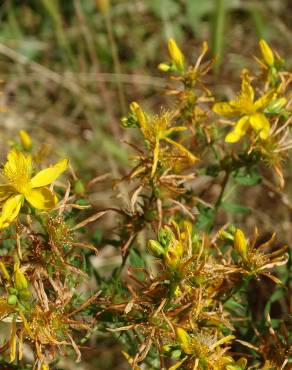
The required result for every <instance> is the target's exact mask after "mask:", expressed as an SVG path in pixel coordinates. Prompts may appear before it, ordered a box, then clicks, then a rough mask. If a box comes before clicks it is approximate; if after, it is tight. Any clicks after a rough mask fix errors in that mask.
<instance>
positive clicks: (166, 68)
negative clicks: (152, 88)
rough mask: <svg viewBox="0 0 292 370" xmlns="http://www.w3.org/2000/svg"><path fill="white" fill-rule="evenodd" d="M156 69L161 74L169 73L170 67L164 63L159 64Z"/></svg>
mask: <svg viewBox="0 0 292 370" xmlns="http://www.w3.org/2000/svg"><path fill="white" fill-rule="evenodd" d="M158 69H159V70H160V71H162V72H169V71H170V70H171V67H170V65H168V64H166V63H160V64H159V65H158Z"/></svg>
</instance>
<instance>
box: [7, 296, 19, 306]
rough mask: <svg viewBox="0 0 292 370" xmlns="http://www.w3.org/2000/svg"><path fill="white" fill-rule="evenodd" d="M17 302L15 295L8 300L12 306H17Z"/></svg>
mask: <svg viewBox="0 0 292 370" xmlns="http://www.w3.org/2000/svg"><path fill="white" fill-rule="evenodd" d="M17 301H18V299H17V296H16V295H14V294H11V295H9V296H8V298H7V303H8V304H9V305H10V306H15V305H16V303H17Z"/></svg>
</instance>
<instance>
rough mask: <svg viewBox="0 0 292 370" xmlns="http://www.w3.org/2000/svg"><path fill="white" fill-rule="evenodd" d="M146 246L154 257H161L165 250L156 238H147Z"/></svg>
mask: <svg viewBox="0 0 292 370" xmlns="http://www.w3.org/2000/svg"><path fill="white" fill-rule="evenodd" d="M147 248H148V250H149V252H150V253H151V254H153V256H155V257H161V256H163V255H164V253H165V250H164V248H163V247H162V245H161V244H160V243H159V242H158V241H157V240H149V241H148V244H147Z"/></svg>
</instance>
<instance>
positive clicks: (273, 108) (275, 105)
mask: <svg viewBox="0 0 292 370" xmlns="http://www.w3.org/2000/svg"><path fill="white" fill-rule="evenodd" d="M286 104H287V99H286V98H284V97H282V98H279V99H274V100H272V101H271V103H270V104H269V105H268V107H267V111H268V112H269V113H272V114H278V113H280V112H281V110H282V108H283V107H284V106H285V105H286Z"/></svg>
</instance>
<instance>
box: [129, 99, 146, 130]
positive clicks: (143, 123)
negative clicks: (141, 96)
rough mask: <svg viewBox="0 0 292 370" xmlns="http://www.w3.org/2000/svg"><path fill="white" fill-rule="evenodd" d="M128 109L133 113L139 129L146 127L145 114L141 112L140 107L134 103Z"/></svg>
mask: <svg viewBox="0 0 292 370" xmlns="http://www.w3.org/2000/svg"><path fill="white" fill-rule="evenodd" d="M130 109H131V111H132V112H133V113H135V115H136V117H137V120H138V122H139V124H140V127H142V128H143V127H145V126H146V116H145V113H144V112H143V109H142V108H141V107H140V105H139V104H138V103H136V102H133V103H131V104H130Z"/></svg>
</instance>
